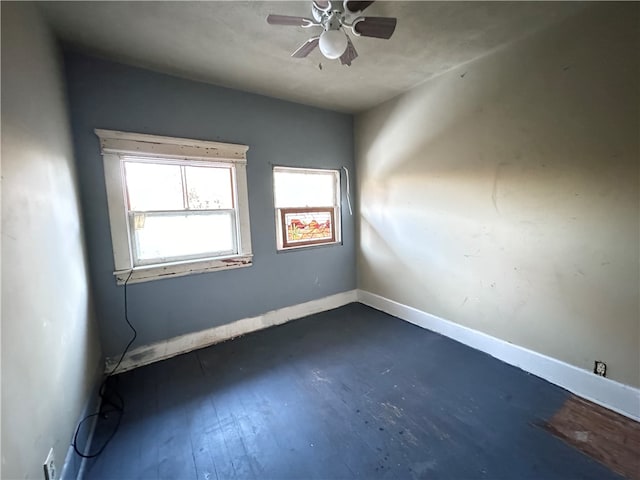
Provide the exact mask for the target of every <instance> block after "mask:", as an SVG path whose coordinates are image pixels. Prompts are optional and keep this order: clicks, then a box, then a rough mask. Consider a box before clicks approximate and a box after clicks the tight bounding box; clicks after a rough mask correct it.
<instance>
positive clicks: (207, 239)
mask: <svg viewBox="0 0 640 480" xmlns="http://www.w3.org/2000/svg"><path fill="white" fill-rule="evenodd" d="M131 222H132V223H131V230H132V231H133V232H134V234H133V237H134V241H135V251H136V257H137V258H136V262H135V263H136V264H137V265H140V264H144V263H145V262H148V261H150V260H155V259H180V258H190V257H195V256H202V255H203V254H210V253H211V254H217V255H224V254H232V253H237V247H236V235H235V215H234V213H233V212H207V213H197V214H196V213H190V214H184V213H175V214H144V213H133V214H131Z"/></svg>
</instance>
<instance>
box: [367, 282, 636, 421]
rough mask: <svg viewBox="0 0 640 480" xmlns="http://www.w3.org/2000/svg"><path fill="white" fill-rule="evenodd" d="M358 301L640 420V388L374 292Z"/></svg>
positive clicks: (368, 293)
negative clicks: (601, 375) (595, 373)
mask: <svg viewBox="0 0 640 480" xmlns="http://www.w3.org/2000/svg"><path fill="white" fill-rule="evenodd" d="M358 301H359V302H360V303H363V304H365V305H368V306H370V307H373V308H375V309H376V310H381V311H383V312H385V313H388V314H389V315H393V316H394V317H398V318H400V319H402V320H406V321H407V322H410V323H413V324H414V325H417V326H419V327H422V328H425V329H427V330H431V331H434V332H437V333H440V334H442V335H444V336H445V337H449V338H451V339H453V340H456V341H458V342H460V343H463V344H465V345H468V346H470V347H472V348H475V349H476V350H480V351H482V352H485V353H488V354H489V355H491V356H493V357H495V358H497V359H499V360H502V361H503V362H505V363H508V364H509V365H513V366H515V367H518V368H521V369H522V370H524V371H525V372H529V373H532V374H533V375H536V376H537V377H540V378H543V379H545V380H547V381H548V382H550V383H553V384H555V385H558V386H560V387H562V388H564V389H566V390H569V391H570V392H572V393H574V394H575V395H578V396H580V397H582V398H585V399H587V400H590V401H592V402H594V403H597V404H599V405H602V406H603V407H606V408H608V409H610V410H613V411H615V412H618V413H620V414H622V415H624V416H626V417H629V418H631V419H633V420H636V421H640V389H638V388H634V387H631V386H629V385H625V384H623V383H619V382H616V381H614V380H610V379H608V378H604V377H600V376H598V375H594V374H593V373H592V372H590V371H587V370H583V369H581V368H578V367H576V366H574V365H570V364H568V363H565V362H562V361H560V360H557V359H555V358H552V357H548V356H546V355H543V354H541V353H537V352H534V351H532V350H528V349H526V348H523V347H519V346H517V345H513V344H511V343H508V342H505V341H504V340H500V339H498V338H495V337H492V336H490V335H487V334H485V333H482V332H479V331H477V330H473V329H471V328H467V327H464V326H462V325H458V324H457V323H453V322H451V321H448V320H445V319H443V318H440V317H437V316H435V315H432V314H430V313H426V312H423V311H421V310H418V309H416V308H413V307H409V306H407V305H403V304H401V303H398V302H395V301H393V300H389V299H388V298H385V297H381V296H380V295H376V294H374V293H370V292H367V291H364V290H358Z"/></svg>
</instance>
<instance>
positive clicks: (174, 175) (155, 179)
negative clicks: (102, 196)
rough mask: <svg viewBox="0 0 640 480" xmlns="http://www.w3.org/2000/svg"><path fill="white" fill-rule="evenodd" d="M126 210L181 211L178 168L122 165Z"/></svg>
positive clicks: (152, 164)
mask: <svg viewBox="0 0 640 480" xmlns="http://www.w3.org/2000/svg"><path fill="white" fill-rule="evenodd" d="M124 168H125V178H126V183H127V193H128V194H129V210H136V211H145V210H182V209H183V208H184V202H183V199H182V178H181V176H180V166H179V165H166V164H158V163H143V162H131V161H126V162H124Z"/></svg>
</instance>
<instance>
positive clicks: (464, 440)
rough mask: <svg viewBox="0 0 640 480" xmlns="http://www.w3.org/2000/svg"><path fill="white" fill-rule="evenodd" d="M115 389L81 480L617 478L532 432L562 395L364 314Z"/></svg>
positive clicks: (256, 340) (191, 361) (380, 316)
mask: <svg viewBox="0 0 640 480" xmlns="http://www.w3.org/2000/svg"><path fill="white" fill-rule="evenodd" d="M115 379H116V381H117V383H118V388H119V390H120V392H121V394H122V395H123V397H124V398H125V400H126V410H125V413H124V415H123V418H122V423H121V426H120V430H119V431H118V432H117V434H116V436H115V437H114V439H113V441H112V442H111V443H110V444H109V445H108V447H107V448H106V449H105V451H104V453H103V454H102V455H101V456H100V457H98V458H97V459H94V460H90V461H89V463H88V465H87V470H86V474H85V478H86V479H92V480H93V479H96V480H97V479H114V480H115V479H117V480H126V479H160V478H162V479H203V480H205V479H206V480H213V479H220V480H222V479H236V478H248V479H306V478H322V479H334V478H336V479H337V478H356V477H357V478H365V479H368V478H429V479H439V478H446V479H475V478H486V479H497V478H504V479H525V478H531V479H544V480H549V479H578V478H580V479H597V480H605V479H614V478H620V477H618V476H617V475H616V474H614V473H613V472H611V471H610V470H608V469H607V468H606V467H604V466H602V465H601V464H599V463H597V462H596V461H594V460H592V459H590V458H589V457H587V456H585V455H584V454H582V453H580V452H579V451H577V450H574V449H573V448H571V447H569V446H568V445H566V444H565V443H563V442H562V441H561V440H559V439H557V438H555V437H554V436H553V435H551V434H549V433H548V432H546V431H545V430H544V429H542V428H540V427H539V426H538V425H539V424H541V423H542V422H544V421H545V420H546V419H548V418H550V417H551V416H552V415H553V413H554V412H555V411H556V410H557V409H558V408H559V407H560V406H561V405H562V403H563V402H564V400H565V399H566V398H567V397H568V395H569V394H568V392H566V391H564V390H562V389H560V388H558V387H555V386H553V385H551V384H549V383H547V382H545V381H544V380H541V379H539V378H537V377H535V376H532V375H529V374H527V373H525V372H523V371H521V370H519V369H516V368H514V367H511V366H508V365H506V364H504V363H502V362H500V361H498V360H496V359H494V358H492V357H490V356H488V355H486V354H483V353H481V352H478V351H476V350H473V349H471V348H468V347H466V346H464V345H461V344H459V343H456V342H454V341H452V340H450V339H447V338H445V337H442V336H440V335H438V334H435V333H432V332H429V331H427V330H423V329H421V328H418V327H416V326H413V325H411V324H408V323H406V322H404V321H402V320H398V319H396V318H394V317H391V316H389V315H386V314H384V313H381V312H378V311H376V310H373V309H371V308H369V307H366V306H364V305H361V304H357V303H354V304H350V305H347V306H344V307H342V308H339V309H336V310H332V311H329V312H324V313H320V314H317V315H313V316H310V317H307V318H305V319H301V320H296V321H293V322H290V323H288V324H286V325H282V326H278V327H274V328H270V329H267V330H263V331H260V332H255V333H252V334H249V335H246V336H244V337H241V338H239V339H236V340H232V341H228V342H224V343H222V344H218V345H214V346H212V347H209V348H206V349H202V350H199V351H196V352H192V353H189V354H186V355H181V356H178V357H175V358H173V359H170V360H166V361H163V362H159V363H156V364H153V365H149V366H147V367H143V368H139V369H136V370H134V371H131V372H128V373H124V374H121V375H118V376H117V377H115ZM108 434H109V422H108V420H107V421H105V422H101V423H100V424H99V426H98V428H97V430H96V435H95V439H94V442H96V444H100V442H101V440H102V439H103V438H105V437H106V436H107V435H108Z"/></svg>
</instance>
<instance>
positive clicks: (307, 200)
mask: <svg viewBox="0 0 640 480" xmlns="http://www.w3.org/2000/svg"><path fill="white" fill-rule="evenodd" d="M273 177H274V196H275V207H276V208H286V207H328V206H332V205H335V204H336V192H335V187H336V179H337V173H335V172H321V171H319V172H312V171H310V170H307V171H304V170H300V171H297V172H296V171H284V170H278V169H275V170H274V172H273Z"/></svg>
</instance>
